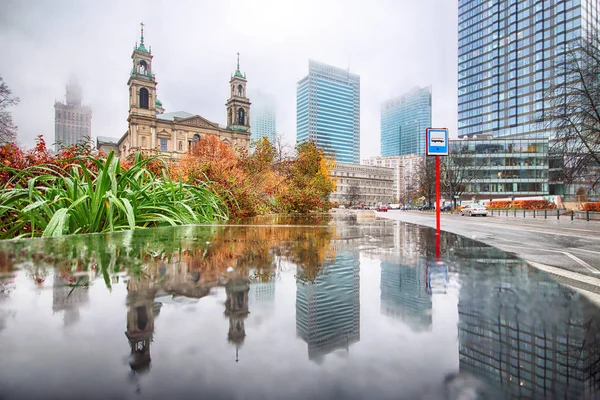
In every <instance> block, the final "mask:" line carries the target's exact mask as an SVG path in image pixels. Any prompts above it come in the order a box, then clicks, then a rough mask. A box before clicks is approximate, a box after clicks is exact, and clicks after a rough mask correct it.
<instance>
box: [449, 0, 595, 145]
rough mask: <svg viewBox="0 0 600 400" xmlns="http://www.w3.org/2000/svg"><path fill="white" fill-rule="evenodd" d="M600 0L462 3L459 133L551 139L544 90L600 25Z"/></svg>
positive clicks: (478, 0) (464, 0) (468, 0)
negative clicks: (572, 48) (578, 45)
mask: <svg viewBox="0 0 600 400" xmlns="http://www.w3.org/2000/svg"><path fill="white" fill-rule="evenodd" d="M599 8H600V7H599V5H598V0H562V1H560V0H535V1H534V0H491V1H483V0H459V2H458V135H459V136H463V135H474V134H492V135H493V136H494V137H510V136H521V137H532V138H535V137H549V135H548V133H547V132H546V131H545V130H544V126H543V124H542V123H540V122H541V121H542V118H543V116H544V113H545V112H547V111H548V107H549V106H550V103H549V101H548V100H545V99H544V93H543V92H544V87H545V86H546V87H547V86H548V85H549V84H551V83H555V82H557V81H558V80H559V79H564V77H562V76H560V75H559V74H558V70H557V69H556V66H557V65H558V63H560V62H561V61H562V60H563V59H564V54H565V49H567V48H568V47H569V46H570V45H571V44H572V43H573V42H574V41H575V40H577V39H578V38H580V37H582V35H585V34H586V31H587V29H589V27H591V26H597V25H598V9H599Z"/></svg>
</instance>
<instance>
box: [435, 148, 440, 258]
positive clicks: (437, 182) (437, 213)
mask: <svg viewBox="0 0 600 400" xmlns="http://www.w3.org/2000/svg"><path fill="white" fill-rule="evenodd" d="M435 256H436V259H437V260H438V261H439V259H440V156H435Z"/></svg>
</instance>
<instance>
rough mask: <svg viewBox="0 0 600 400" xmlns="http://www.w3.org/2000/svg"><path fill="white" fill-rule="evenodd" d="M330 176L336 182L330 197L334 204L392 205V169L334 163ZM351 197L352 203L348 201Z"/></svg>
mask: <svg viewBox="0 0 600 400" xmlns="http://www.w3.org/2000/svg"><path fill="white" fill-rule="evenodd" d="M331 176H332V177H333V178H334V179H335V181H336V190H335V192H333V193H331V196H330V200H331V201H332V202H334V203H335V202H337V203H340V204H346V203H350V202H352V203H354V204H363V205H367V206H374V205H377V204H378V203H381V204H389V203H392V201H393V199H394V189H393V186H394V170H393V169H392V168H384V167H372V166H369V165H360V164H349V163H336V164H335V166H334V168H333V169H332V171H331ZM351 193H353V194H354V195H351ZM356 194H358V195H356ZM351 196H352V197H354V198H353V199H352V200H353V201H350V197H351ZM356 197H358V199H357V198H356Z"/></svg>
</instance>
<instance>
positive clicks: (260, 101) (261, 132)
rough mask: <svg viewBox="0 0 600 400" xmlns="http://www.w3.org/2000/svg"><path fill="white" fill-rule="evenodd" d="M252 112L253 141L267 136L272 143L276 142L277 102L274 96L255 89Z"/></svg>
mask: <svg viewBox="0 0 600 400" xmlns="http://www.w3.org/2000/svg"><path fill="white" fill-rule="evenodd" d="M250 98H251V99H252V113H251V114H250V131H251V132H252V134H251V136H250V141H251V142H256V141H257V140H258V139H261V138H263V137H265V136H266V137H267V139H269V141H270V142H271V143H275V136H276V132H277V114H276V111H275V109H276V103H275V99H274V98H273V97H272V96H269V95H267V94H265V93H263V92H261V91H258V90H257V91H253V92H252V95H251V96H250Z"/></svg>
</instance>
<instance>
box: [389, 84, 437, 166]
mask: <svg viewBox="0 0 600 400" xmlns="http://www.w3.org/2000/svg"><path fill="white" fill-rule="evenodd" d="M430 126H431V87H426V88H418V87H417V88H414V89H413V90H411V91H410V92H408V93H406V94H404V95H403V96H400V97H397V98H394V99H390V100H388V101H386V102H385V103H383V104H382V105H381V155H382V156H384V157H386V156H401V155H407V154H416V155H418V156H423V155H425V129H427V128H429V127H430Z"/></svg>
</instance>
